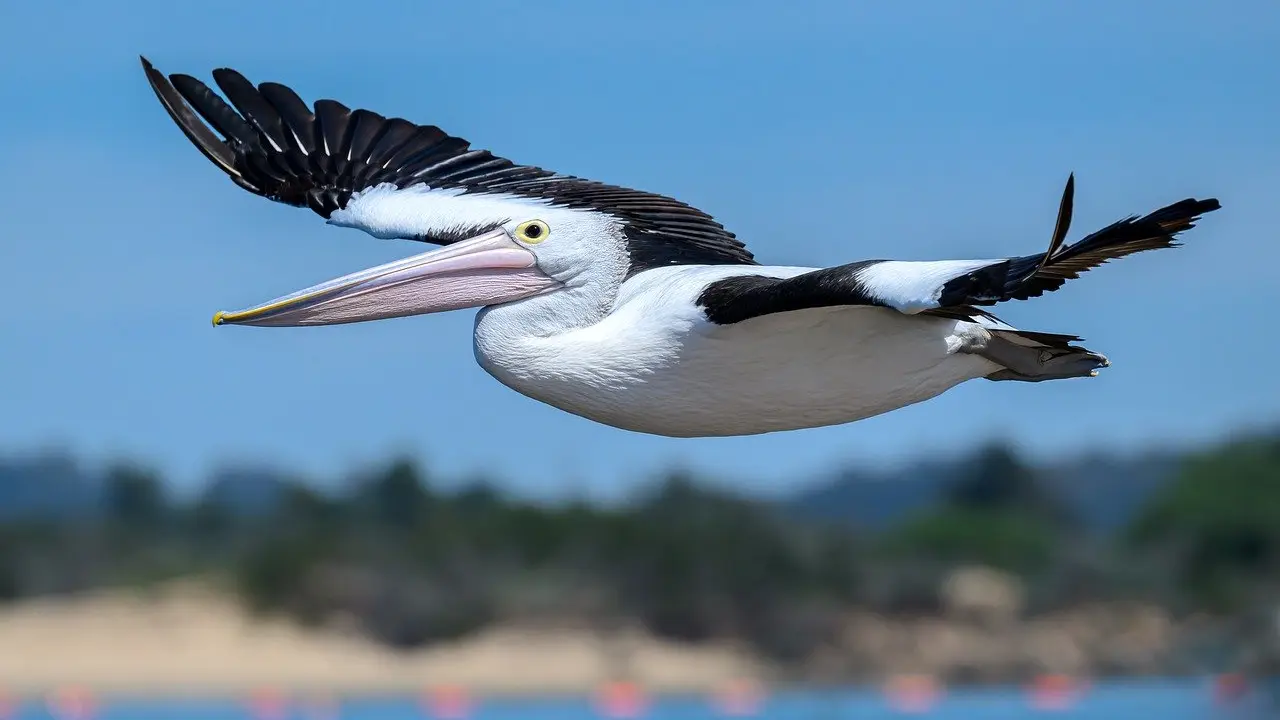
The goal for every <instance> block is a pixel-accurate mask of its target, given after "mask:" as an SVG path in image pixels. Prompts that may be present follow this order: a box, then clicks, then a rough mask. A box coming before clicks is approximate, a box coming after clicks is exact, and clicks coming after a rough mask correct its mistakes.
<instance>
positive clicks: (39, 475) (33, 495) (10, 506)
mask: <svg viewBox="0 0 1280 720" xmlns="http://www.w3.org/2000/svg"><path fill="white" fill-rule="evenodd" d="M101 489H102V483H101V480H100V479H99V478H98V477H97V476H96V475H94V474H92V473H89V472H87V471H85V470H83V469H82V468H80V467H79V466H78V465H77V464H76V461H75V460H73V459H71V458H70V457H67V456H64V455H52V454H49V455H37V456H31V457H26V458H9V459H4V458H0V520H12V519H15V518H21V517H30V516H42V517H56V518H66V517H75V516H78V515H86V514H89V513H92V512H94V511H95V510H96V509H97V508H98V507H99V506H100V504H101V501H102V497H101V494H102V493H101Z"/></svg>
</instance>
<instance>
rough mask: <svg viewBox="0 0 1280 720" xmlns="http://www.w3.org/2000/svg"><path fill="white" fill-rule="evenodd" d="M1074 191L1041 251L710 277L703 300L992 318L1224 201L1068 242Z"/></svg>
mask: <svg viewBox="0 0 1280 720" xmlns="http://www.w3.org/2000/svg"><path fill="white" fill-rule="evenodd" d="M1074 192H1075V179H1074V176H1072V177H1069V178H1068V179H1067V185H1066V188H1065V190H1064V191H1063V194H1062V202H1061V204H1060V205H1059V209H1058V221H1057V225H1056V227H1055V228H1054V233H1053V239H1052V241H1051V242H1050V243H1049V249H1048V250H1046V251H1045V252H1042V253H1038V254H1035V255H1026V256H1023V257H1015V258H1004V259H995V260H940V261H900V260H866V261H862V262H856V263H850V264H848V265H840V266H837V267H831V268H823V269H821V270H814V271H812V272H807V273H804V274H802V275H796V276H793V277H789V278H785V279H779V278H771V277H764V276H761V275H749V274H743V275H738V276H735V277H730V278H725V279H723V280H718V281H716V282H713V283H710V284H709V285H708V286H707V287H706V289H705V290H703V292H702V294H701V296H700V297H699V299H698V303H699V305H700V306H702V308H703V310H704V312H705V313H706V315H707V317H708V319H710V320H711V321H712V322H715V323H718V324H729V323H736V322H742V321H744V320H748V319H750V318H753V317H758V316H760V315H767V314H770V313H776V312H787V311H791V310H803V309H806V308H817V307H830V306H835V305H867V306H879V307H886V308H892V309H895V310H898V311H899V312H903V313H908V314H916V313H924V314H929V315H938V316H943V317H950V318H956V319H964V320H974V319H977V318H982V317H985V318H989V319H990V318H992V316H991V315H990V313H988V312H987V311H985V310H982V309H981V306H990V305H995V304H996V303H1000V302H1004V301H1006V300H1026V299H1028V298H1033V297H1039V296H1040V295H1043V294H1044V293H1046V292H1052V291H1054V290H1057V289H1058V288H1060V287H1062V285H1063V284H1064V283H1065V282H1066V281H1067V280H1069V279H1073V278H1077V277H1079V276H1080V274H1081V273H1083V272H1086V271H1088V270H1090V269H1091V268H1094V267H1097V266H1099V265H1102V264H1103V263H1106V262H1107V261H1108V260H1113V259H1115V258H1119V257H1124V256H1125V255H1130V254H1133V253H1136V252H1141V251H1144V250H1154V249H1157V248H1167V247H1176V246H1177V245H1178V242H1177V240H1176V236H1177V234H1178V233H1180V232H1183V231H1185V230H1189V229H1191V228H1192V227H1194V226H1195V223H1196V222H1197V221H1198V220H1199V219H1200V216H1201V215H1203V214H1205V213H1209V212H1212V211H1214V210H1217V209H1218V208H1219V207H1221V206H1220V205H1219V203H1218V201H1217V200H1215V199H1212V198H1211V199H1207V200H1195V199H1186V200H1181V201H1179V202H1176V203H1174V204H1172V205H1169V206H1167V207H1164V208H1161V209H1159V210H1156V211H1155V212H1153V213H1151V214H1149V215H1146V216H1144V217H1136V216H1132V217H1129V218H1126V219H1124V220H1120V221H1119V222H1116V223H1113V224H1111V225H1108V226H1107V227H1105V228H1103V229H1101V230H1099V231H1097V232H1095V233H1093V234H1091V235H1088V236H1087V237H1085V238H1083V239H1081V240H1080V241H1079V242H1076V243H1074V244H1072V245H1067V244H1065V241H1066V235H1067V230H1068V229H1069V227H1070V225H1071V211H1072V201H1073V197H1074Z"/></svg>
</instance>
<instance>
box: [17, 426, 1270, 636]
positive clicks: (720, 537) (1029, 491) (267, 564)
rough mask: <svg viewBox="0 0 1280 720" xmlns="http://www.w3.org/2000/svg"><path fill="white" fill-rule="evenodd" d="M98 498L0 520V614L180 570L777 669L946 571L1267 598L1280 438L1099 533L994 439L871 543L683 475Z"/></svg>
mask: <svg viewBox="0 0 1280 720" xmlns="http://www.w3.org/2000/svg"><path fill="white" fill-rule="evenodd" d="M0 482H6V481H5V480H3V479H2V478H0ZM97 497H98V498H99V501H98V507H96V508H95V509H94V510H93V511H92V512H86V513H78V514H70V515H57V514H48V513H18V514H14V513H10V514H8V515H5V514H3V513H0V518H2V519H0V600H5V601H12V600H17V599H21V598H24V597H31V596H39V595H48V594H58V593H71V592H78V591H83V590H87V589H92V588H98V587H103V586H112V585H129V586H140V587H147V586H151V585H154V584H155V583H158V582H160V581H164V580H167V579H171V578H176V577H181V576H192V575H200V576H203V577H208V578H212V579H215V580H217V581H220V582H225V583H227V584H228V585H229V587H231V588H234V589H235V590H236V591H237V592H238V593H239V595H240V597H242V598H243V600H244V602H245V604H246V605H247V606H248V607H249V608H250V609H252V610H253V611H254V612H259V613H278V614H286V615H288V616H291V617H293V618H295V619H296V620H297V621H298V622H301V623H306V624H329V623H334V622H338V621H342V622H347V623H352V622H353V623H354V624H355V626H356V627H358V629H359V630H360V631H361V632H364V633H366V634H368V635H369V636H371V637H373V638H376V639H377V640H378V641H380V642H383V643H386V644H388V645H391V646H394V647H399V648H409V647H415V646H420V645H423V644H426V643H430V642H433V641H438V640H442V639H447V638H456V637H459V636H462V635H465V634H467V633H469V632H473V631H475V630H477V629H480V628H482V627H484V626H486V625H488V624H490V623H493V622H497V621H515V622H536V623H542V624H548V623H575V624H578V625H583V624H585V625H588V626H590V627H595V628H600V629H608V628H613V627H618V626H619V625H620V624H623V623H641V624H643V625H644V626H645V627H647V628H648V629H649V630H651V631H652V632H654V633H656V634H658V635H661V636H664V637H668V638H674V639H678V640H682V641H689V642H697V641H703V640H708V639H713V638H734V639H738V640H743V641H747V642H749V643H751V644H752V645H754V646H755V647H756V648H757V649H758V650H759V651H760V652H762V653H764V654H766V655H768V656H769V657H771V658H774V659H777V660H780V661H786V660H798V659H802V658H804V657H806V656H807V655H808V654H809V653H811V652H812V651H813V650H814V648H816V647H818V646H819V645H820V644H821V643H822V642H823V641H824V639H826V638H828V637H830V636H831V635H832V634H833V633H836V632H838V630H839V623H840V620H841V617H842V613H845V612H847V610H848V609H850V608H853V607H859V608H866V609H871V610H874V611H877V612H881V613H885V614H891V615H902V614H927V613H935V612H937V611H938V609H939V608H938V603H939V598H938V587H939V581H940V579H941V578H942V577H943V576H944V574H945V573H946V572H947V571H948V570H949V569H951V568H953V567H955V566H957V565H959V564H983V565H988V566H992V567H996V568H1001V569H1004V570H1007V571H1009V572H1011V573H1015V574H1017V575H1019V576H1021V577H1022V578H1023V579H1024V580H1025V581H1026V582H1027V586H1028V587H1029V588H1030V589H1031V591H1032V592H1031V596H1032V604H1031V607H1030V610H1029V611H1030V612H1036V611H1041V610H1051V609H1055V608H1060V607H1064V606H1071V605H1072V604H1075V603H1081V602H1086V601H1093V600H1106V599H1119V598H1141V599H1146V600H1149V601H1153V602H1159V603H1161V604H1162V605H1164V606H1166V607H1169V608H1171V609H1174V610H1175V611H1177V612H1184V613H1186V612H1192V611H1206V612H1210V613H1218V614H1223V613H1237V612H1244V611H1246V610H1247V609H1250V608H1258V607H1263V606H1264V605H1265V603H1275V602H1276V600H1277V599H1278V598H1280V592H1278V591H1280V572H1277V571H1278V570H1280V435H1265V436H1260V437H1254V438H1246V439H1241V440H1236V441H1232V442H1227V443H1224V444H1222V445H1220V446H1217V447H1213V448H1211V449H1208V450H1205V451H1200V452H1196V453H1192V454H1188V455H1187V456H1186V457H1184V458H1182V459H1181V460H1180V461H1179V463H1178V466H1177V469H1176V471H1175V472H1174V475H1173V477H1172V478H1171V479H1170V480H1169V481H1168V482H1166V483H1164V485H1163V486H1162V487H1161V489H1160V490H1159V491H1158V492H1156V494H1155V495H1154V496H1153V497H1151V498H1150V500H1149V501H1148V502H1147V504H1146V506H1145V507H1144V508H1143V509H1142V511H1141V512H1139V513H1138V515H1137V517H1136V518H1135V519H1133V521H1132V522H1130V523H1129V524H1128V525H1127V526H1126V527H1124V528H1123V529H1122V531H1121V532H1118V533H1112V534H1109V535H1106V536H1102V537H1099V536H1096V535H1090V534H1087V533H1085V532H1083V531H1082V528H1081V526H1080V522H1079V518H1077V517H1074V516H1073V513H1072V512H1071V511H1070V510H1069V509H1067V507H1066V505H1065V504H1064V503H1063V502H1061V499H1060V498H1058V497H1056V496H1055V494H1054V493H1053V492H1051V491H1049V490H1048V489H1047V487H1046V483H1045V482H1043V473H1042V471H1041V470H1039V469H1037V467H1035V466H1033V465H1031V464H1029V463H1027V462H1026V461H1025V460H1024V459H1022V458H1021V457H1019V455H1018V454H1017V453H1016V452H1014V451H1013V450H1012V449H1011V448H1009V447H1006V446H1003V445H999V444H993V445H991V446H988V447H985V448H982V449H980V450H979V451H978V452H976V453H974V454H973V455H972V456H970V457H968V458H966V459H964V460H963V461H962V463H961V466H960V468H959V470H958V472H957V473H956V474H955V477H954V479H953V480H952V481H951V482H949V483H948V484H947V486H946V488H945V492H944V493H943V496H942V498H941V499H940V501H939V502H937V503H935V504H934V505H932V506H930V507H928V508H927V509H924V510H921V511H918V512H914V513H912V514H910V515H909V516H907V517H906V518H904V519H902V520H901V521H899V522H896V523H894V524H893V525H891V526H889V527H886V528H876V529H874V530H870V529H867V528H865V527H858V526H856V525H852V524H850V523H847V522H840V521H838V520H831V519H830V517H831V515H830V513H828V514H827V516H826V519H823V520H815V519H814V518H813V517H811V516H805V515H804V514H802V513H797V512H796V511H795V509H794V508H793V507H789V506H785V505H780V504H777V503H774V504H770V503H766V502H763V501H759V500H753V499H750V498H746V497H741V496H737V495H734V494H732V493H729V492H725V491H723V490H715V489H712V488H711V487H709V486H708V485H707V484H704V483H699V482H698V481H697V479H696V478H694V477H691V476H689V475H688V474H681V473H676V474H672V475H670V476H668V477H666V478H664V479H662V481H661V482H658V483H656V484H654V485H653V486H651V487H649V488H648V489H647V490H646V491H645V492H643V493H642V494H641V495H640V496H638V497H636V498H634V499H633V501H632V502H630V503H627V504H625V505H623V506H620V507H602V506H596V505H590V504H586V503H581V502H569V503H563V504H558V505H552V504H538V503H533V502H528V501H522V500H517V499H513V498H511V497H508V496H506V495H504V494H502V493H500V492H498V491H497V490H496V489H494V488H493V487H491V486H488V485H485V484H474V485H471V486H468V487H465V488H463V489H460V490H454V491H450V492H445V491H443V490H441V489H440V484H439V483H433V482H430V481H429V480H428V478H426V477H424V476H423V474H422V472H421V470H420V469H419V468H418V467H416V466H415V465H414V464H413V463H411V462H409V461H406V460H396V461H393V462H391V463H389V464H387V465H386V466H385V467H383V468H380V469H377V470H374V471H370V472H367V473H365V474H364V475H362V476H360V477H356V478H352V479H351V480H350V482H348V483H347V484H346V485H345V486H344V489H343V490H342V491H339V492H331V493H325V492H321V491H319V490H317V489H315V488H314V487H313V486H311V485H308V484H306V483H304V482H299V481H288V482H284V483H282V485H281V490H280V493H279V496H278V498H277V500H276V501H275V502H273V503H270V504H268V505H265V506H263V507H261V508H257V509H252V508H249V509H247V508H244V507H237V506H236V505H235V504H234V503H229V502H227V501H226V500H225V498H221V497H219V496H218V495H217V494H216V493H214V492H212V490H211V491H210V492H208V493H206V494H205V495H204V496H202V497H198V498H195V499H192V500H187V501H183V502H179V501H177V500H175V499H174V498H172V497H171V496H170V495H169V494H168V493H167V492H166V485H165V483H164V482H163V480H162V478H160V477H159V476H158V475H157V474H155V473H153V472H150V471H148V470H146V469H145V468H142V467H139V466H131V465H121V466H117V467H114V468H112V469H111V470H110V471H109V472H108V473H106V475H105V478H104V480H103V481H102V488H101V493H100V494H99V495H98V496H97ZM0 510H3V508H0Z"/></svg>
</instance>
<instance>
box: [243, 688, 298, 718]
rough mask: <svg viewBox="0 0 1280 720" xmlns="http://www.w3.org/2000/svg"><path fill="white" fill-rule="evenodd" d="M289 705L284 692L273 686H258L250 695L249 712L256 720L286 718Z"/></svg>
mask: <svg viewBox="0 0 1280 720" xmlns="http://www.w3.org/2000/svg"><path fill="white" fill-rule="evenodd" d="M288 706H289V703H288V699H287V698H286V697H285V695H284V693H283V692H281V691H280V690H278V689H276V688H273V687H263V688H258V689H257V690H255V691H254V692H253V694H252V695H250V696H249V712H250V713H251V714H252V715H253V717H254V719H255V720H284V719H285V717H287V716H288V710H289V707H288Z"/></svg>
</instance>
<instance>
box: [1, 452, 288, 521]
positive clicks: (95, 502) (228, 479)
mask: <svg viewBox="0 0 1280 720" xmlns="http://www.w3.org/2000/svg"><path fill="white" fill-rule="evenodd" d="M105 479H106V478H105V476H104V473H102V472H91V471H89V470H85V469H84V468H82V467H80V466H79V465H78V464H77V463H76V461H75V460H73V459H71V458H70V457H67V456H64V455H52V454H49V455H36V456H31V457H9V458H3V457H0V521H4V520H13V519H19V518H31V517H39V518H58V519H61V518H74V517H77V516H90V515H92V514H94V513H96V512H98V511H99V510H100V509H101V508H102V505H103V496H104V493H103V488H104V483H105ZM284 487H285V478H284V477H283V476H281V475H279V474H276V473H272V472H270V471H263V470H253V469H247V468H236V469H225V470H220V471H218V472H216V473H214V474H213V475H212V476H211V477H210V479H209V484H208V486H207V488H206V490H205V491H204V493H203V495H202V499H203V500H204V501H206V502H212V503H215V504H217V505H218V506H220V507H223V508H226V509H227V510H230V511H231V512H232V513H234V514H237V515H257V514H263V513H267V512H270V511H271V510H272V509H273V508H274V507H275V506H276V504H277V503H278V502H279V501H280V498H281V497H282V494H283V489H284Z"/></svg>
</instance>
